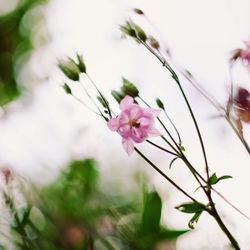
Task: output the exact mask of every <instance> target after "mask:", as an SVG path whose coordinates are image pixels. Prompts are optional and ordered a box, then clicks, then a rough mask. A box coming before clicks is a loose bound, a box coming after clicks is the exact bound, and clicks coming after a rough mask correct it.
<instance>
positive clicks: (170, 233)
mask: <svg viewBox="0 0 250 250" xmlns="http://www.w3.org/2000/svg"><path fill="white" fill-rule="evenodd" d="M187 232H189V230H171V229H163V230H161V232H160V233H159V234H158V239H159V240H172V239H176V238H178V237H179V236H181V235H183V234H185V233H187Z"/></svg>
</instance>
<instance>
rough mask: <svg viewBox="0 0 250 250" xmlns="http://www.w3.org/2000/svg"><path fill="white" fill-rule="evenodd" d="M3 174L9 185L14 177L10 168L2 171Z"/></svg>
mask: <svg viewBox="0 0 250 250" xmlns="http://www.w3.org/2000/svg"><path fill="white" fill-rule="evenodd" d="M1 173H2V175H3V176H4V180H5V183H6V184H8V183H9V180H10V178H11V177H12V172H11V170H10V169H9V168H3V169H1Z"/></svg>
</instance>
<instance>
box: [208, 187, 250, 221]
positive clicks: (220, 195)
mask: <svg viewBox="0 0 250 250" xmlns="http://www.w3.org/2000/svg"><path fill="white" fill-rule="evenodd" d="M211 189H212V190H213V191H214V192H215V193H216V194H217V195H218V196H219V197H220V198H222V199H223V200H224V201H225V202H226V203H227V204H228V205H230V206H231V207H232V208H234V209H235V210H236V211H237V212H238V213H240V214H241V215H242V216H244V217H245V218H247V219H248V220H250V217H249V216H248V215H246V214H245V213H243V212H242V211H241V210H240V209H239V208H237V207H236V206H235V205H234V204H232V203H231V202H230V201H229V200H228V199H227V198H225V196H224V195H222V194H221V193H220V192H218V191H217V190H216V189H214V188H213V187H211Z"/></svg>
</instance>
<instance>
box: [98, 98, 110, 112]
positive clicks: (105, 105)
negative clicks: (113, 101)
mask: <svg viewBox="0 0 250 250" xmlns="http://www.w3.org/2000/svg"><path fill="white" fill-rule="evenodd" d="M96 98H97V100H98V101H99V102H100V103H101V104H102V106H103V107H104V108H107V109H108V108H109V103H108V101H107V100H106V98H105V100H104V99H103V97H101V96H97V97H96Z"/></svg>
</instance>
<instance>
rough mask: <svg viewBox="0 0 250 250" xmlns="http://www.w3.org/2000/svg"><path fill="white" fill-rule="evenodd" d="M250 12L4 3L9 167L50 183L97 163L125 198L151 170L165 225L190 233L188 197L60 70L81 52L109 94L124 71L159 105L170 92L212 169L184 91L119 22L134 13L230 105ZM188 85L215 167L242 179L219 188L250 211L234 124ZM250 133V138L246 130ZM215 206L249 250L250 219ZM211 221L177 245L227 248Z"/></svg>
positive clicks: (233, 7) (0, 42)
mask: <svg viewBox="0 0 250 250" xmlns="http://www.w3.org/2000/svg"><path fill="white" fill-rule="evenodd" d="M133 8H140V9H142V10H143V12H144V13H145V14H146V17H147V19H148V21H147V19H145V18H143V17H141V16H139V15H136V14H135V13H133V12H132V9H133ZM249 8H250V3H249V1H247V0H239V1H233V0H227V1H226V0H219V1H218V0H217V1H216V0H212V1H198V0H190V1H181V0H175V1H171V0H167V1H166V0H155V1H146V0H141V1H138V2H137V3H132V2H130V1H125V0H102V1H97V0H92V1H87V0H72V1H67V0H0V106H1V110H0V131H1V137H0V164H1V166H2V167H6V168H11V169H13V170H14V171H15V172H16V173H18V175H20V176H22V177H24V178H25V179H27V180H30V181H32V182H33V183H35V184H36V185H37V186H42V187H43V186H44V185H48V184H50V183H52V182H53V181H55V180H56V179H57V178H58V176H59V174H60V171H61V170H63V169H65V166H66V165H67V164H68V163H69V162H71V161H72V160H74V159H76V160H77V159H84V158H90V157H91V158H94V159H95V160H96V161H97V162H98V163H99V164H98V165H99V171H100V175H101V183H102V184H101V185H103V186H108V187H109V192H111V193H112V192H114V190H118V191H119V193H123V194H127V193H129V192H134V193H136V192H137V189H138V186H137V185H136V184H135V183H136V182H135V181H134V175H135V173H136V172H137V171H142V172H143V173H144V174H145V175H146V176H150V177H149V178H148V183H149V184H151V185H153V186H154V187H155V188H156V190H157V191H158V192H159V194H160V195H161V198H162V202H163V210H162V218H161V223H162V224H164V225H168V226H170V227H171V228H175V229H176V230H180V229H185V228H187V221H188V219H189V216H187V215H186V214H181V213H180V212H178V211H177V210H175V209H174V207H175V206H176V205H178V204H180V203H181V202H183V201H185V198H184V197H183V196H182V195H180V194H178V193H177V192H176V190H174V189H173V188H172V187H171V186H170V185H169V184H168V183H166V182H165V181H164V180H163V179H162V178H161V177H159V176H158V174H157V173H155V172H154V171H153V170H151V169H150V167H149V166H148V165H147V164H145V163H144V162H143V161H142V160H141V159H140V158H139V157H138V156H136V155H135V154H133V155H132V156H131V157H128V156H127V155H126V153H125V152H124V151H123V149H122V146H121V142H120V138H119V136H117V135H116V134H113V133H111V132H110V131H109V130H108V129H107V126H106V124H105V123H104V122H103V121H102V120H101V119H99V118H98V117H97V116H95V115H93V114H92V113H90V112H89V111H88V110H86V109H84V107H82V106H81V105H80V104H79V103H78V102H76V100H74V99H73V98H71V97H70V96H67V95H66V94H65V92H64V90H63V88H62V87H61V86H62V85H63V82H64V81H65V80H66V79H65V78H64V76H63V74H62V73H61V72H60V70H59V69H58V67H57V64H58V61H59V60H61V59H64V58H66V57H67V56H73V57H74V56H75V54H76V52H79V53H80V54H81V53H82V54H83V56H84V60H85V63H86V65H87V68H88V72H89V74H90V75H91V76H92V78H93V79H94V80H95V81H96V83H98V85H99V87H100V89H101V90H102V91H103V92H104V93H105V94H106V96H109V97H110V90H111V89H118V88H119V87H120V85H121V77H122V76H123V77H126V78H127V79H129V80H130V81H132V82H134V83H135V84H136V85H137V87H139V88H140V90H141V93H142V95H143V96H144V98H145V99H147V100H148V101H149V102H151V103H152V104H154V100H155V98H156V97H160V98H161V99H162V100H163V101H164V102H165V104H166V107H167V109H168V112H169V114H170V115H171V117H173V120H174V122H175V124H176V125H177V127H178V129H179V131H180V132H181V134H182V137H183V139H184V141H183V144H184V145H185V149H186V152H187V154H188V156H189V157H190V159H191V160H192V161H193V162H194V164H195V165H196V166H198V167H197V168H198V169H200V171H203V159H202V154H201V151H200V147H199V142H198V139H197V136H196V134H195V130H194V128H193V125H192V121H191V119H190V117H189V114H188V112H187V110H186V107H185V106H184V102H183V98H182V96H181V95H180V93H179V91H178V89H177V88H176V86H175V84H173V82H172V81H171V79H170V76H169V75H168V73H166V71H165V70H164V69H163V68H162V67H161V65H160V64H159V63H158V62H157V61H156V60H155V59H154V58H153V57H152V56H150V55H149V54H148V53H147V52H146V51H145V50H144V49H143V48H141V47H140V46H138V45H137V44H135V43H134V42H132V41H130V40H129V39H121V32H120V30H119V25H121V24H123V23H124V22H125V21H126V20H127V19H128V18H132V19H133V20H134V21H136V22H137V23H138V24H140V25H141V26H142V27H143V28H144V29H145V30H146V31H147V32H149V33H152V34H154V36H155V37H157V39H158V40H159V41H160V42H162V43H163V44H165V46H166V47H169V48H170V49H171V53H172V56H173V57H174V58H175V60H176V61H177V62H178V63H179V64H180V65H183V66H184V67H185V68H188V69H189V70H190V71H191V72H192V73H193V75H195V77H196V78H197V79H198V80H199V82H200V83H201V84H202V86H203V87H204V88H205V89H206V90H207V91H208V92H209V93H211V95H213V96H214V97H215V98H216V99H217V100H218V101H219V102H220V103H221V104H223V105H225V104H226V102H227V99H228V95H229V85H230V83H229V66H228V65H229V64H228V60H229V58H230V53H231V51H232V50H233V49H235V48H238V47H242V46H243V42H244V41H245V40H248V39H249V31H250V29H249V27H248V26H249V25H248V24H249V23H250V17H249V14H248V10H249ZM83 81H84V79H83ZM234 82H235V85H236V86H242V87H245V88H247V89H250V88H249V86H250V85H249V83H250V79H249V72H248V71H247V70H246V69H245V68H244V67H240V66H239V67H237V68H236V70H235V72H234ZM70 86H71V87H72V89H73V91H74V92H75V93H76V94H77V96H78V97H79V98H82V99H84V98H85V97H84V95H82V93H81V88H80V87H79V86H74V83H70ZM183 86H184V88H185V90H186V91H187V94H188V96H189V98H190V101H191V104H192V106H193V108H194V111H195V112H196V114H197V119H198V121H199V124H200V127H201V131H202V133H203V135H204V141H205V143H206V148H207V152H208V158H209V162H210V168H211V170H212V172H215V171H216V172H217V173H218V175H224V174H228V175H232V176H233V177H234V178H233V179H232V180H228V181H226V182H224V183H223V184H218V188H219V189H220V190H221V192H222V193H223V194H224V195H225V196H226V197H227V198H228V199H229V200H230V201H231V202H232V203H234V204H235V205H237V207H239V208H241V209H242V210H243V211H245V212H246V213H247V214H250V201H249V199H248V195H247V190H248V188H249V176H250V169H249V163H250V161H249V155H248V154H247V152H245V149H244V148H243V147H242V145H241V144H240V142H239V141H238V139H237V138H236V136H235V135H234V134H233V132H232V130H231V129H230V128H229V126H228V124H227V123H226V122H225V121H224V120H222V119H215V118H213V117H214V116H216V115H217V111H216V110H215V109H214V108H213V107H212V106H211V105H210V104H209V103H208V102H207V101H206V100H205V99H204V98H203V97H202V96H201V95H200V94H199V93H198V92H197V91H196V90H195V89H194V88H193V87H192V86H191V85H190V84H189V83H188V82H185V81H184V80H183ZM111 99H112V98H111V97H110V100H111ZM111 103H112V101H111ZM113 104H114V105H115V102H113ZM117 110H118V108H117ZM244 133H245V136H246V139H247V140H248V138H250V130H249V125H247V124H246V125H244ZM249 140H250V139H249ZM140 148H141V149H143V150H144V152H146V153H147V154H149V152H150V154H151V155H150V156H151V158H152V159H153V160H154V161H155V162H156V163H158V164H159V166H161V167H162V168H163V169H164V170H167V166H168V164H169V162H170V160H171V158H169V157H168V156H166V155H163V154H159V152H158V151H157V150H154V149H151V148H149V147H148V146H147V147H146V146H145V145H141V146H140ZM182 167H183V166H182V165H181V164H178V163H176V165H175V166H174V168H173V169H172V170H171V172H170V174H171V175H172V176H174V178H175V180H176V181H177V182H178V183H182V184H183V185H184V186H185V188H186V189H188V190H189V191H190V192H193V190H194V189H195V188H196V186H194V184H193V181H192V179H191V178H189V177H191V176H189V173H188V172H187V171H185V170H184V169H183V168H182ZM167 171H168V170H167ZM196 195H197V197H199V196H200V194H199V192H198V193H197V194H196ZM215 198H217V197H215ZM216 204H217V205H218V207H219V210H220V212H221V213H222V214H223V218H224V219H225V221H226V223H227V224H228V225H229V227H230V228H232V231H233V233H234V235H235V237H236V238H237V239H238V240H239V243H240V245H241V246H242V249H250V240H249V239H250V222H249V221H248V220H247V219H245V218H244V217H242V216H241V215H239V214H238V213H237V212H235V211H234V210H233V209H232V208H231V207H229V206H228V205H226V204H225V203H224V202H223V201H221V200H220V199H218V200H217V199H216ZM211 220H212V219H211V218H209V217H208V216H203V217H202V218H201V220H200V221H199V224H198V226H197V228H196V229H195V230H194V231H192V232H191V233H188V234H187V235H183V236H181V237H180V238H178V240H177V243H176V249H178V250H191V249H192V250H194V249H197V250H198V249H228V248H227V239H226V238H225V236H224V235H223V234H222V233H221V232H220V229H219V228H218V226H217V225H216V224H215V223H214V222H213V221H211ZM194 239H195V240H194ZM100 249H101V248H100ZM166 249H168V248H166ZM169 249H170V248H169Z"/></svg>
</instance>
